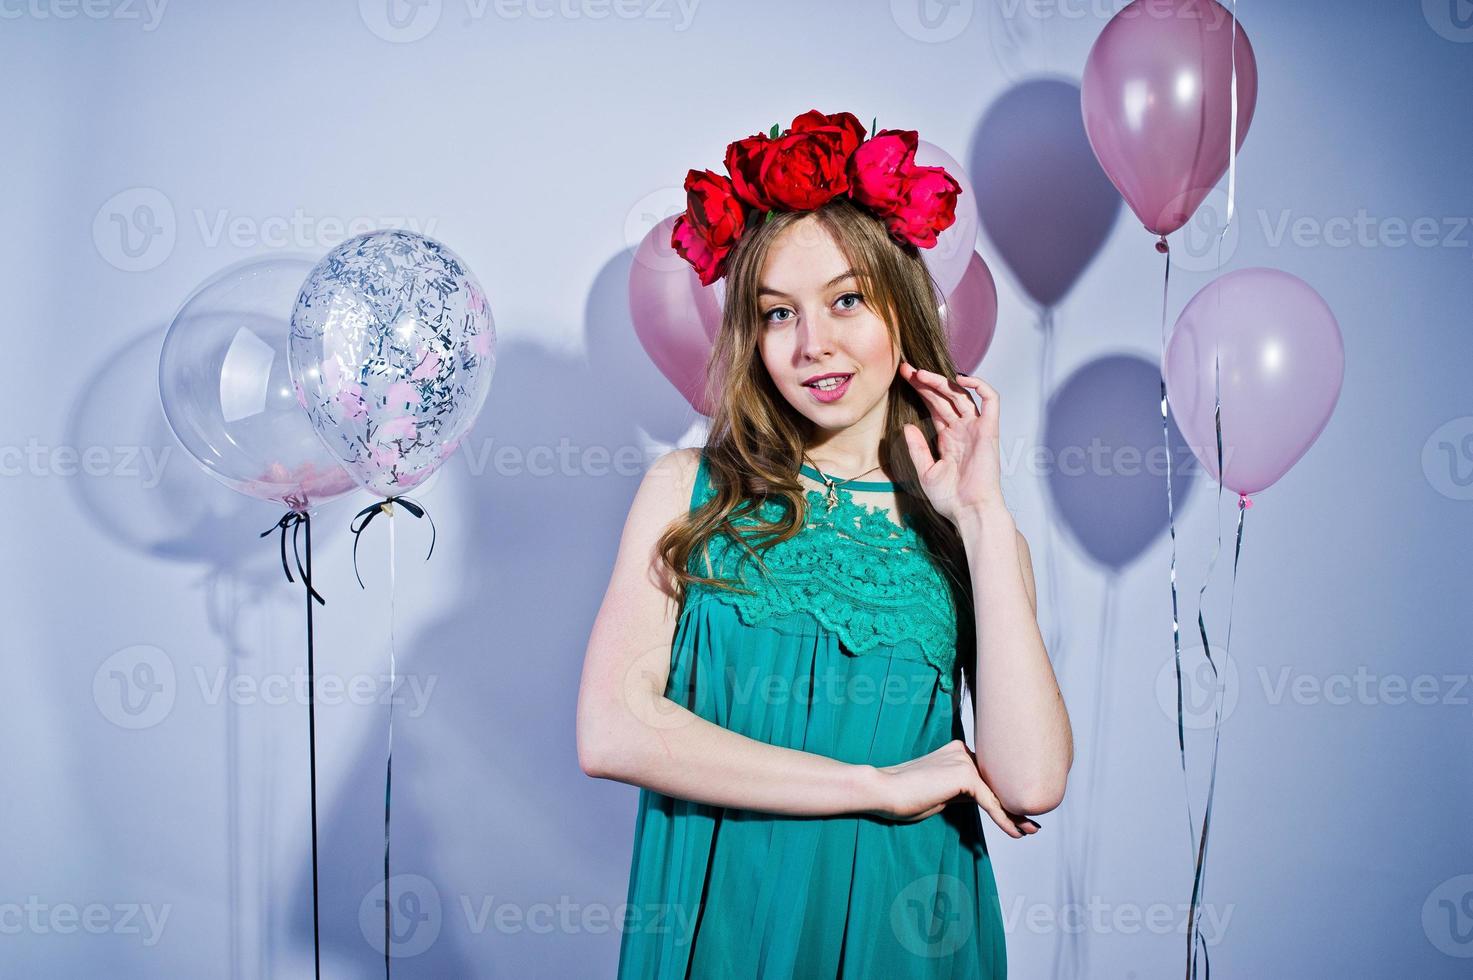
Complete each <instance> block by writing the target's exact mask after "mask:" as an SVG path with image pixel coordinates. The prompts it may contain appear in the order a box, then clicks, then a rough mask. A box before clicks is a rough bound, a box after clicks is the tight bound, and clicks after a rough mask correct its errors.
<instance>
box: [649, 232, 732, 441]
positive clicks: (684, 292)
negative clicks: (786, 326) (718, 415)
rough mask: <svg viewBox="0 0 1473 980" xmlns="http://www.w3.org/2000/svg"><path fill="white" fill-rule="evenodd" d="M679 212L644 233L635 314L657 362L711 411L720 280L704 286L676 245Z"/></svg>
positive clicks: (699, 407) (699, 406) (700, 408)
mask: <svg viewBox="0 0 1473 980" xmlns="http://www.w3.org/2000/svg"><path fill="white" fill-rule="evenodd" d="M675 218H676V216H675V215H671V216H670V217H668V218H665V219H664V220H662V221H661V222H659V223H658V224H657V225H655V226H654V227H653V228H651V229H650V230H649V232H648V233H647V234H646V235H645V236H644V240H643V241H641V242H640V243H639V247H638V248H637V249H635V250H634V262H633V264H632V265H631V266H630V268H629V315H630V317H631V318H632V319H633V320H634V333H635V335H636V336H637V337H639V342H640V344H641V345H643V347H644V349H645V353H646V354H648V355H649V357H650V360H652V361H654V362H655V367H657V368H659V369H660V373H661V374H663V375H664V376H665V377H666V378H668V379H669V381H670V383H671V384H673V385H674V386H675V388H676V390H678V391H679V392H680V393H681V395H683V396H684V397H685V400H686V401H688V402H690V404H691V407H692V408H694V409H695V410H696V411H698V412H700V413H701V414H702V415H707V416H709V415H710V414H711V410H712V408H713V407H714V406H711V405H708V404H706V401H705V393H704V391H703V389H704V387H705V382H706V361H707V360H708V359H709V358H710V356H711V345H712V342H713V341H714V340H715V338H716V332H717V330H718V329H719V328H720V326H721V305H720V303H718V302H717V296H716V289H715V285H714V284H713V285H711V286H703V285H701V280H700V279H699V278H698V277H697V276H696V272H695V269H693V268H692V267H691V265H690V263H688V262H686V261H685V259H683V258H681V257H680V255H679V254H678V253H677V252H676V251H675V250H674V249H673V248H671V247H670V231H671V228H672V227H673V226H674V224H675Z"/></svg>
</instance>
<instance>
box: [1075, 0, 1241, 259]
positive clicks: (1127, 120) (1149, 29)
mask: <svg viewBox="0 0 1473 980" xmlns="http://www.w3.org/2000/svg"><path fill="white" fill-rule="evenodd" d="M1235 55H1236V61H1237V87H1238V132H1237V136H1238V138H1237V146H1238V147H1239V148H1241V147H1242V145H1243V139H1244V138H1245V137H1246V136H1247V135H1248V124H1249V123H1250V122H1251V121H1252V119H1253V107H1254V103H1255V102H1256V101H1257V99H1258V66H1257V63H1256V62H1255V60H1254V57H1253V46H1252V45H1251V44H1249V43H1248V35H1247V34H1246V33H1245V32H1244V30H1243V25H1242V24H1241V23H1240V24H1238V25H1237V34H1236V40H1235V39H1234V33H1233V16H1232V14H1231V13H1230V12H1229V11H1228V10H1227V8H1225V7H1224V6H1223V5H1222V4H1220V3H1217V2H1216V0H1134V2H1133V3H1131V4H1128V5H1127V6H1126V7H1124V8H1123V9H1122V10H1120V12H1119V13H1117V14H1116V15H1115V16H1114V17H1112V18H1111V19H1110V22H1109V23H1108V24H1106V25H1105V29H1104V30H1103V31H1101V32H1100V36H1099V37H1098V38H1096V39H1095V43H1094V46H1093V47H1092V48H1090V52H1089V57H1088V59H1087V60H1086V61H1085V63H1084V79H1083V82H1082V83H1081V87H1080V91H1081V94H1080V104H1081V108H1082V110H1083V113H1084V130H1085V133H1086V134H1087V135H1088V136H1089V143H1090V146H1091V147H1092V148H1093V149H1094V152H1095V156H1096V157H1098V158H1099V161H1100V166H1102V167H1103V168H1104V170H1105V173H1106V174H1107V175H1108V176H1109V178H1110V180H1111V181H1112V182H1113V183H1114V184H1115V187H1116V188H1117V189H1119V191H1120V194H1121V196H1123V197H1124V198H1125V201H1126V203H1128V204H1129V205H1130V207H1131V210H1133V211H1134V212H1135V214H1136V217H1138V218H1140V220H1141V223H1142V224H1144V225H1145V226H1146V229H1147V230H1148V231H1150V232H1151V233H1153V234H1156V235H1168V234H1170V233H1171V232H1173V231H1176V230H1177V229H1178V228H1180V227H1181V226H1182V225H1184V224H1186V222H1187V219H1188V218H1190V217H1191V216H1192V213H1193V212H1194V211H1196V210H1197V206H1198V205H1199V204H1201V203H1202V200H1203V198H1205V197H1206V196H1207V194H1208V192H1209V191H1211V190H1212V188H1213V187H1214V186H1215V185H1216V184H1217V182H1218V180H1220V179H1221V178H1222V175H1223V174H1224V173H1226V172H1227V168H1228V144H1229V142H1230V136H1229V130H1230V127H1231V121H1232V101H1231V99H1232V96H1231V92H1232V88H1231V79H1232V74H1233V62H1234V56H1235Z"/></svg>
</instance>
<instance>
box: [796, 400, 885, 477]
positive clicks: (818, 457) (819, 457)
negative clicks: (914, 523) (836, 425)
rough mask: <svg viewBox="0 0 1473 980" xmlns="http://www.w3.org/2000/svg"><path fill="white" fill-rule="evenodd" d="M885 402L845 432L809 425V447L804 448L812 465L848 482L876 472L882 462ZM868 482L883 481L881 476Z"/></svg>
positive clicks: (873, 475) (844, 429) (878, 475)
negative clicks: (872, 471) (881, 445)
mask: <svg viewBox="0 0 1473 980" xmlns="http://www.w3.org/2000/svg"><path fill="white" fill-rule="evenodd" d="M886 401H887V399H881V400H880V401H879V402H876V403H875V406H874V407H873V408H872V409H870V411H868V412H866V413H865V414H864V416H863V417H861V418H860V419H858V420H857V421H855V422H854V424H852V425H848V426H845V427H844V428H842V429H825V428H823V427H821V426H818V425H815V424H812V423H810V424H809V427H808V429H809V436H808V443H807V445H806V446H804V451H805V452H806V453H807V454H808V460H809V462H811V463H812V464H813V465H814V466H817V467H818V468H819V469H820V470H822V471H823V472H824V473H825V474H827V475H829V476H832V477H834V478H835V479H847V478H849V477H854V476H858V475H860V474H862V473H867V472H869V471H871V470H874V469H875V467H876V466H878V465H879V463H880V459H881V457H880V443H881V436H882V435H883V433H884V425H885V408H886ZM868 478H869V479H880V478H881V477H880V474H879V473H869V477H868Z"/></svg>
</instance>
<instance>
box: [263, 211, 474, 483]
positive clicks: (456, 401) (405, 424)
mask: <svg viewBox="0 0 1473 980" xmlns="http://www.w3.org/2000/svg"><path fill="white" fill-rule="evenodd" d="M495 367H496V330H495V325H494V324H493V322H492V319H491V308H490V307H489V306H488V305H487V303H486V297H485V294H484V293H483V292H482V291H481V287H480V285H479V284H478V283H477V282H476V279H475V276H473V275H472V274H471V272H470V270H469V269H467V268H466V266H465V263H463V262H462V261H461V260H460V258H459V257H458V256H457V255H456V254H455V253H454V252H452V251H450V249H448V248H446V247H445V246H444V245H442V244H440V243H439V242H437V241H435V240H434V239H432V238H427V237H425V236H424V235H420V234H416V233H414V232H409V231H401V230H397V229H394V230H384V231H374V232H369V233H368V234H365V235H359V236H357V237H356V238H350V239H348V240H347V241H345V242H343V243H342V244H341V245H338V246H337V247H336V248H334V249H333V250H332V251H331V252H329V253H328V254H327V256H326V257H325V258H323V259H322V261H321V262H318V263H317V265H316V266H315V267H314V268H313V269H312V272H311V274H310V275H308V277H307V280H306V282H305V283H304V284H303V285H302V289H301V292H300V293H299V294H298V296H297V303H296V308H295V309H294V310H293V312H292V334H291V373H292V379H293V381H294V382H295V384H296V386H297V393H298V397H299V398H300V399H301V400H302V403H303V405H304V407H305V408H306V409H307V414H308V417H309V418H310V419H311V422H312V426H313V428H314V429H316V431H317V434H318V436H319V437H320V438H321V439H322V441H323V443H324V444H325V445H326V446H327V447H328V449H329V450H330V451H331V452H332V453H333V455H334V456H336V457H337V458H338V459H340V460H341V461H342V464H343V466H344V468H345V469H347V471H348V472H349V473H351V474H352V475H353V478H354V479H355V480H357V481H358V482H359V483H360V484H361V485H362V486H364V487H365V488H367V489H368V490H371V491H373V492H374V493H377V494H379V495H380V496H383V497H391V496H395V495H398V494H403V493H407V492H408V491H410V490H411V489H413V488H414V487H416V486H419V485H420V484H422V483H424V482H425V481H426V480H427V479H429V477H430V475H431V474H432V473H434V472H435V470H436V469H437V468H438V467H439V466H440V464H441V463H442V462H444V460H445V459H446V458H447V457H449V456H450V454H451V453H453V452H454V451H455V449H456V448H457V447H458V446H459V444H460V440H461V438H462V437H463V436H464V435H465V434H466V433H467V432H468V431H470V428H471V426H472V425H473V424H474V423H475V420H476V416H477V415H478V414H479V413H480V410H481V406H482V404H483V403H484V402H485V400H486V393H487V391H489V390H490V386H491V375H492V373H493V372H494V370H495Z"/></svg>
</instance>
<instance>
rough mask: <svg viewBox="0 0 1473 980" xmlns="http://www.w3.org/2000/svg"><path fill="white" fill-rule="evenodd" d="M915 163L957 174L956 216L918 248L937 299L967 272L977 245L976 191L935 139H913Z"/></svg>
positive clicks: (958, 282)
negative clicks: (931, 242) (933, 239)
mask: <svg viewBox="0 0 1473 980" xmlns="http://www.w3.org/2000/svg"><path fill="white" fill-rule="evenodd" d="M915 160H916V163H917V164H918V165H920V166H922V167H944V168H946V172H947V173H949V174H951V176H953V177H955V178H956V182H957V183H958V184H960V185H961V187H962V192H961V193H960V194H958V195H957V196H956V220H955V221H954V222H952V223H951V226H950V227H948V228H947V229H946V230H945V231H943V232H942V233H941V234H939V235H937V236H936V244H935V245H934V246H932V247H931V248H923V249H921V250H920V252H921V257H922V258H923V259H925V260H926V268H927V269H929V270H930V272H931V278H932V279H934V280H936V286H937V288H938V289H939V290H940V292H941V296H940V299H942V300H943V301H944V300H945V297H947V296H950V295H951V292H952V290H954V289H956V288H957V286H958V285H959V284H960V283H961V281H962V276H964V275H966V272H967V264H968V262H969V261H970V260H971V257H972V256H973V255H975V254H976V249H977V193H976V192H975V191H974V190H972V181H971V179H970V178H969V177H968V176H967V172H966V171H965V170H963V169H962V165H961V164H959V163H957V162H956V159H955V158H954V157H952V155H951V154H949V153H947V152H946V151H945V150H943V149H941V147H939V146H937V145H936V144H935V143H927V142H926V141H925V140H917V141H916V157H915Z"/></svg>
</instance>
